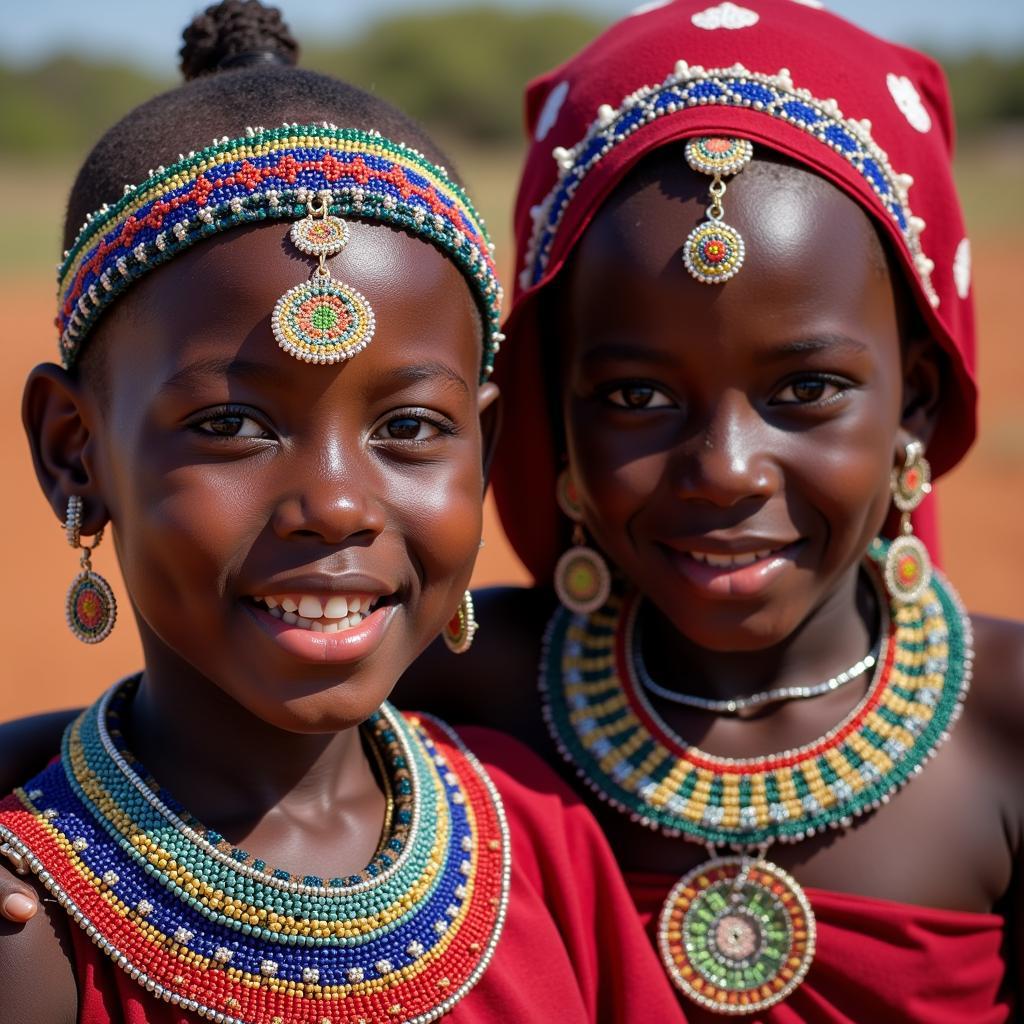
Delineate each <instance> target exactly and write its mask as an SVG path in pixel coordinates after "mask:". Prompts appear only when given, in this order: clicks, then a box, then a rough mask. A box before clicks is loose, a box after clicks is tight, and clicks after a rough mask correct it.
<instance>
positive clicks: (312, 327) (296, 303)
mask: <svg viewBox="0 0 1024 1024" xmlns="http://www.w3.org/2000/svg"><path fill="white" fill-rule="evenodd" d="M329 204H330V195H329V193H320V194H318V195H317V196H315V197H314V198H313V199H311V200H310V201H309V202H308V203H307V205H306V209H307V211H308V214H307V216H305V217H303V218H302V220H298V221H296V222H295V223H294V224H292V226H291V230H290V232H289V237H290V238H291V240H292V244H293V245H294V246H295V248H296V249H298V250H299V252H302V253H305V254H306V255H307V256H316V257H317V258H318V260H319V263H318V265H317V268H316V270H314V271H313V277H312V279H311V280H309V281H306V282H305V283H303V284H299V285H296V286H295V287H294V288H289V289H288V291H286V292H285V293H284V295H282V296H281V298H279V299H278V300H277V304H276V305H275V306H274V313H273V316H272V317H271V327H272V329H273V332H274V337H275V338H276V339H277V343H278V345H280V346H281V348H283V349H284V350H285V352H287V353H288V354H289V355H293V356H295V358H296V359H301V360H302V361H303V362H305V363H340V362H341V361H342V360H343V359H351V358H352V356H354V355H355V354H356V353H357V352H361V351H362V350H363V349H364V348H366V346H367V345H369V344H370V341H371V340H372V339H373V332H374V329H375V327H376V320H375V319H374V315H373V308H372V307H371V306H370V303H369V302H368V301H367V299H366V297H365V296H364V295H362V294H361V293H360V292H357V291H356V290H355V289H354V288H350V287H349V286H348V285H346V284H342V283H341V282H340V281H335V280H334V278H333V277H331V272H330V271H329V270H328V269H327V258H328V257H329V256H335V255H337V254H338V253H339V252H341V250H342V249H343V248H344V247H345V244H346V243H347V242H348V225H347V224H346V223H345V222H344V221H343V220H342V219H341V218H340V217H334V216H332V215H331V214H330V213H329V212H328V210H329Z"/></svg>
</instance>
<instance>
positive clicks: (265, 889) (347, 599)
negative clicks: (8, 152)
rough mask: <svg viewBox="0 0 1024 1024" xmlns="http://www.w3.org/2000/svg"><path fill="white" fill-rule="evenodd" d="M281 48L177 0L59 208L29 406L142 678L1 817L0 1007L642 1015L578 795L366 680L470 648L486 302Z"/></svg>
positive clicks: (42, 461)
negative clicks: (176, 14)
mask: <svg viewBox="0 0 1024 1024" xmlns="http://www.w3.org/2000/svg"><path fill="white" fill-rule="evenodd" d="M294 54H295V45H294V43H293V42H292V41H291V39H290V37H289V36H288V35H287V31H286V30H285V29H284V27H283V26H282V25H281V24H280V22H279V20H278V19H277V17H276V12H272V11H269V10H267V9H264V8H262V7H260V6H259V5H258V4H252V3H250V4H240V3H226V4H223V5H220V6H219V7H216V8H211V9H210V10H209V11H207V13H206V14H205V15H204V16H201V17H200V18H198V19H197V20H196V22H195V23H194V24H193V26H192V27H191V28H190V30H189V31H188V32H187V33H186V45H185V49H184V50H183V54H182V64H183V68H184V69H185V70H186V72H187V73H188V75H189V77H190V79H191V80H190V81H189V82H188V83H187V84H185V85H183V86H182V87H180V88H178V89H175V90H173V91H171V92H169V93H166V94H164V95H162V96H158V97H156V98H155V99H153V100H151V101H150V102H148V103H146V104H144V105H143V106H141V107H139V108H137V109H136V110H134V111H133V112H131V113H130V114H128V116H127V117H126V118H125V119H124V120H123V121H121V122H120V123H119V124H118V125H116V126H114V127H113V128H112V129H111V130H110V131H109V132H108V133H107V134H106V135H105V136H104V137H103V138H102V139H101V140H100V141H99V142H98V143H97V145H96V147H95V148H94V149H93V151H92V153H91V154H90V155H89V157H88V159H87V160H86V163H85V165H84V166H83V168H82V170H81V171H80V173H79V175H78V178H77V180H76V183H75V186H74V188H73V191H72V194H71V199H70V203H69V212H68V219H67V227H68V230H67V231H66V238H67V244H68V252H67V253H66V254H65V257H64V262H63V264H62V267H61V271H60V306H59V310H58V326H59V328H60V332H61V357H62V363H63V366H56V365H51V364H46V365H43V366H40V367H38V368H37V369H36V370H35V371H33V373H32V374H31V376H30V379H29V381H28V384H27V385H26V390H25V402H24V410H25V422H26V427H27V430H28V434H29V440H30V443H31V445H32V453H33V458H34V461H35V466H36V469H37V473H38V477H39V482H40V485H41V487H42V489H43V491H44V492H45V494H46V495H47V497H48V499H49V501H50V503H51V505H52V507H53V510H54V512H55V513H56V514H57V515H58V516H59V517H60V518H61V519H62V520H63V521H64V523H65V532H66V538H67V540H68V542H69V543H70V544H71V546H72V547H73V548H75V549H84V550H83V552H82V572H81V574H80V575H79V576H78V577H76V579H75V581H74V582H73V584H72V589H71V591H70V593H69V596H68V605H67V613H68V621H69V625H70V626H71V628H72V630H73V631H74V632H75V633H76V635H78V636H79V637H80V639H82V640H84V641H86V642H89V643H93V642H98V641H100V640H102V639H103V637H104V636H105V635H106V634H107V633H109V631H110V629H112V628H114V623H115V618H116V609H115V606H114V598H113V595H112V593H111V591H110V589H109V587H107V585H106V583H105V581H103V579H102V577H101V576H100V575H99V574H98V569H99V563H100V561H101V560H102V558H103V555H104V554H105V553H106V552H105V550H104V549H102V548H101V549H100V551H99V552H97V553H94V551H93V549H94V548H96V547H97V546H98V545H99V544H100V541H101V538H102V536H103V533H104V531H106V530H108V529H110V528H112V531H111V532H112V534H113V545H112V546H113V547H114V548H116V553H117V556H118V559H119V562H120V564H121V567H122V571H123V574H124V579H125V583H126V586H127V591H128V595H129V599H130V606H131V607H130V611H131V612H132V613H133V615H134V619H135V622H136V625H137V628H138V629H139V632H140V634H141V638H142V646H143V650H144V653H145V667H144V670H143V671H142V672H141V674H140V675H138V676H136V677H133V678H131V679H128V680H126V681H123V682H122V683H119V684H117V685H116V686H114V687H113V688H112V689H111V690H110V691H109V692H108V693H107V694H105V695H104V696H103V697H102V698H101V699H100V700H99V701H98V702H97V703H96V704H94V705H93V706H92V707H90V708H88V709H86V710H85V711H84V712H83V713H82V714H81V715H80V716H79V717H78V718H77V719H76V720H75V721H74V722H73V723H72V724H71V725H70V726H69V727H68V729H67V731H66V732H65V735H64V739H63V743H62V745H61V748H60V756H59V758H58V759H56V760H54V761H53V762H52V763H51V764H50V765H49V766H48V767H47V768H46V769H45V770H43V771H42V772H41V773H40V774H38V775H37V776H36V777H34V778H32V779H31V780H30V781H29V782H27V783H26V784H25V785H24V786H22V787H20V788H18V789H17V790H15V792H14V793H13V794H12V795H11V796H9V797H7V798H6V799H4V800H3V801H2V802H0V843H2V845H0V853H2V854H3V855H4V856H5V857H6V858H7V860H8V862H9V863H10V866H11V869H12V870H13V871H18V872H19V873H24V874H30V875H32V876H35V882H36V885H37V890H36V891H37V892H38V893H39V894H40V896H41V897H42V898H43V900H44V907H45V909H46V913H45V914H40V915H38V916H37V917H36V918H35V919H34V920H33V921H31V922H30V923H29V925H28V926H27V927H26V928H25V929H24V930H23V931H20V932H18V933H17V934H13V935H9V936H7V937H6V938H4V940H3V943H2V945H0V1019H3V1020H5V1021H18V1022H19V1024H31V1022H37V1021H38V1022H46V1024H56V1022H59V1021H71V1020H76V1021H83V1022H87V1024H101V1022H106V1021H118V1022H126V1024H141V1022H143V1021H145V1022H157V1021H161V1022H163V1021H168V1022H169V1021H176V1022H177V1021H182V1022H184V1021H187V1020H195V1019H197V1018H198V1017H205V1018H210V1019H214V1020H217V1021H224V1022H236V1021H237V1022H251V1024H272V1022H279V1024H285V1022H287V1024H293V1022H294V1024H300V1022H301V1024H306V1022H310V1024H313V1022H315V1024H325V1022H331V1024H342V1022H355V1021H365V1022H383V1021H388V1022H391V1021H409V1022H411V1021H416V1022H421V1021H422V1022H425V1021H429V1020H434V1019H436V1018H438V1017H441V1016H445V1015H448V1014H450V1016H451V1019H452V1020H458V1021H467V1022H470V1021H493V1020H497V1019H500V1020H503V1021H524V1022H525V1021H536V1020H538V1019H541V1017H542V1016H543V1015H544V1014H545V1013H546V1012H547V1008H548V1007H550V1006H553V1005H556V1004H557V1006H558V1016H559V1019H560V1020H563V1021H567V1022H568V1021H573V1022H575V1021H579V1022H581V1024H582V1022H585V1021H597V1020H608V1021H611V1020H615V1021H618V1020H634V1019H635V1020H637V1021H640V1020H651V1019H657V1020H670V1019H673V1018H674V1017H676V1016H677V1015H678V1011H677V1009H676V1006H675V1001H674V998H673V996H672V993H671V991H670V989H669V987H668V985H667V984H666V983H665V982H664V978H663V976H662V974H661V972H660V970H659V969H658V965H657V962H656V960H655V958H654V956H653V954H652V951H651V950H650V948H649V945H648V943H647V941H646V939H645V937H644V935H643V933H642V930H641V929H640V927H639V924H638V923H637V922H636V919H635V916H634V915H633V914H632V909H631V906H630V904H629V900H628V894H627V892H626V890H625V887H624V886H623V884H622V880H621V877H620V876H619V874H618V872H617V869H616V867H615V864H614V861H613V859H612V857H611V854H610V851H609V850H608V849H607V846H606V845H605V844H604V840H603V838H602V837H601V835H600V833H599V831H598V830H597V827H596V825H595V824H594V823H593V821H592V819H591V818H590V816H589V814H588V812H586V810H585V809H584V808H582V806H581V805H580V804H579V802H578V801H577V800H576V799H575V798H574V797H573V796H572V795H571V794H570V793H569V792H568V791H567V790H566V789H565V788H564V787H563V786H562V785H561V783H560V782H559V780H558V779H557V778H555V777H554V776H553V775H552V774H551V773H550V771H549V770H548V769H547V768H546V767H545V766H544V765H543V764H542V763H540V762H539V761H538V760H537V759H536V757H535V756H534V755H532V754H531V753H530V752H529V751H526V750H525V749H522V748H520V747H519V746H518V745H517V744H516V743H515V742H514V741H512V740H509V739H506V738H504V737H502V736H500V735H498V734H496V733H490V732H487V731H486V730H472V729H470V730H466V731H465V732H464V734H463V737H460V736H459V735H457V734H455V733H454V732H453V731H451V730H450V729H449V728H448V727H447V726H445V725H443V724H442V723H441V722H439V721H438V720H436V719H432V718H430V717H427V716H417V715H408V716H402V715H400V714H399V713H397V712H396V711H395V710H394V709H393V708H392V707H391V706H390V705H389V704H387V703H386V698H387V696H388V694H389V692H390V690H391V688H392V686H393V685H394V683H395V681H396V680H397V679H398V677H399V675H400V674H401V673H402V672H403V671H404V670H405V669H406V668H407V667H408V665H409V664H410V663H411V662H412V661H413V659H414V658H415V657H416V656H417V655H418V654H419V653H420V651H421V650H422V649H423V648H424V647H425V646H426V645H427V644H428V643H429V642H430V641H431V640H432V639H433V638H434V637H436V636H437V635H438V633H439V632H441V630H442V628H443V627H445V626H446V624H447V623H449V622H450V621H455V622H462V624H463V625H464V626H465V628H464V630H463V635H457V633H453V630H452V629H451V628H449V630H448V633H449V642H450V643H451V645H452V646H453V648H456V649H458V648H460V647H464V646H465V644H466V641H467V640H468V639H471V635H467V634H471V632H472V612H471V605H469V604H468V598H464V597H463V594H464V590H465V587H466V584H467V582H468V579H469V575H470V572H471V569H472V565H473V561H474V558H475V555H476V551H477V549H478V546H479V540H480V526H481V500H482V492H483V465H484V458H485V449H486V445H487V433H488V430H489V425H490V422H491V421H490V419H489V414H488V410H489V409H490V408H491V407H492V405H493V402H494V400H495V398H496V396H497V391H496V388H495V387H494V385H493V384H490V383H487V378H488V376H489V373H490V370H491V365H492V361H493V358H494V354H495V352H496V351H497V348H498V342H499V341H500V335H499V334H498V331H497V324H496V316H497V310H498V306H499V303H500V289H499V287H498V284H497V281H496V278H495V275H494V266H493V261H492V258H491V254H490V247H489V243H488V240H487V236H486V233H485V231H484V229H483V225H482V224H481V222H480V220H479V218H478V217H477V215H476V213H475V211H474V209H473V207H472V205H471V203H470V202H469V200H468V198H467V197H466V195H465V193H464V192H463V190H462V188H461V187H460V186H459V184H458V183H457V182H456V181H455V179H454V178H453V177H452V176H451V175H450V174H449V173H448V172H447V171H445V170H444V169H443V167H442V166H441V164H442V162H443V158H442V157H441V155H440V154H439V153H438V151H437V149H436V147H435V146H434V145H433V143H432V142H431V141H430V140H429V139H428V138H426V137H425V136H424V134H423V133H422V130H421V129H419V128H418V127H417V126H416V125H415V124H413V123H412V122H411V121H409V120H408V119H406V118H405V117H404V116H403V115H401V114H400V113H398V112H397V111H396V110H394V109H393V108H391V107H389V106H388V105H386V104H385V103H383V102H382V101H379V100H376V99H374V98H372V97H370V96H368V95H367V94H365V93H362V92H360V91H359V90H356V89H354V88H352V87H349V86H347V85H344V84H343V83H340V82H338V81H336V80H334V79H330V78H327V77H325V76H322V75H316V74H310V73H306V72H302V71H299V70H297V69H295V68H293V67H291V66H290V65H291V64H292V63H293V62H294ZM246 121H250V122H251V123H254V124H257V125H258V124H272V125H277V126H279V127H272V128H264V127H252V128H248V129H246V128H245V123H246ZM282 122H284V124H283V126H281V125H282ZM335 122H341V124H342V125H343V126H342V127H338V125H337V124H336V123H335ZM225 132H226V133H227V134H225ZM214 133H217V136H216V138H215V139H214V142H213V144H212V145H210V144H208V143H206V142H205V141H204V140H208V139H209V138H210V137H211V135H213V134H214ZM397 140H402V141H397ZM179 152H180V153H181V155H180V156H177V157H176V156H175V154H177V153H179ZM160 161H164V162H165V164H166V166H164V165H160V166H157V167H156V169H155V170H153V169H150V168H152V167H153V166H154V165H156V164H159V163H160ZM126 180H127V181H131V182H136V183H138V184H133V185H128V186H124V182H125V181H126ZM79 225H81V227H79ZM456 608H459V609H461V612H460V614H461V616H462V618H461V619H460V618H459V616H458V615H456V616H455V618H454V619H453V610H454V609H456ZM122 618H124V619H127V618H128V616H122ZM118 628H127V624H126V623H124V622H122V623H119V624H118ZM41 685H43V683H41ZM464 740H465V742H468V743H469V744H471V745H472V747H473V749H474V750H475V751H476V753H477V754H478V755H479V756H480V757H481V759H482V760H481V761H478V760H477V758H476V757H475V756H474V754H473V753H470V751H469V749H468V747H467V746H466V745H465V742H464ZM200 823H202V824H200ZM0 874H3V876H4V878H5V879H6V880H8V881H9V880H10V878H11V876H10V874H9V873H7V872H6V871H5V870H4V869H0ZM47 894H48V895H47ZM50 897H52V898H50ZM41 981H42V982H43V983H41Z"/></svg>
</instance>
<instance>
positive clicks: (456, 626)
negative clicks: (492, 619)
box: [441, 590, 480, 654]
mask: <svg viewBox="0 0 1024 1024" xmlns="http://www.w3.org/2000/svg"><path fill="white" fill-rule="evenodd" d="M479 628H480V626H479V623H478V622H477V621H476V612H475V610H474V608H473V595H472V594H471V593H470V592H469V591H468V590H467V591H466V592H465V593H464V594H463V595H462V600H461V601H459V607H458V608H456V609H455V614H454V615H453V616H452V617H451V618H450V619H449V620H448V624H447V625H446V626H445V627H444V631H443V632H442V633H441V636H442V638H443V639H444V642H445V646H446V647H447V648H448V650H449V651H451V652H452V654H465V653H466V651H468V650H469V649H470V647H472V646H473V637H475V636H476V631H477V630H478V629H479Z"/></svg>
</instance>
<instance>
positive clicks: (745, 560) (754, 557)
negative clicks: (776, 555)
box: [690, 548, 773, 566]
mask: <svg viewBox="0 0 1024 1024" xmlns="http://www.w3.org/2000/svg"><path fill="white" fill-rule="evenodd" d="M772 553H773V552H772V549H771V548H766V549H765V550H764V551H746V552H744V553H743V554H740V555H713V554H711V552H710V551H691V552H690V556H691V557H692V558H696V559H697V561H698V562H706V563H707V564H708V565H716V566H731V565H750V564H751V563H752V562H758V561H760V560H761V559H762V558H767V557H768V556H769V555H771V554H772Z"/></svg>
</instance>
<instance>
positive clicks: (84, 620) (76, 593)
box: [64, 569, 117, 644]
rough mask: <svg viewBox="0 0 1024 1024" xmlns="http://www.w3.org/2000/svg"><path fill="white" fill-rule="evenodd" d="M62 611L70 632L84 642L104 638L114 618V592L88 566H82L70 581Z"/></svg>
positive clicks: (88, 642)
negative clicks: (80, 570)
mask: <svg viewBox="0 0 1024 1024" xmlns="http://www.w3.org/2000/svg"><path fill="white" fill-rule="evenodd" d="M64 610H65V614H66V616H67V620H68V627H69V628H70V629H71V632H72V633H74V634H75V636H76V637H78V639H79V640H81V641H82V643H86V644H98V643H99V642H100V641H101V640H106V638H107V637H108V636H110V631H111V630H112V629H113V628H114V623H115V622H116V621H117V599H116V598H115V597H114V592H113V590H111V589H110V584H109V583H107V581H106V580H105V579H104V578H103V577H102V576H100V575H99V573H95V572H93V571H92V570H91V569H84V570H83V571H82V572H80V573H79V574H78V575H77V576H76V577H75V578H74V579H73V580H72V581H71V586H70V587H68V596H67V600H66V601H65V605H64Z"/></svg>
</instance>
